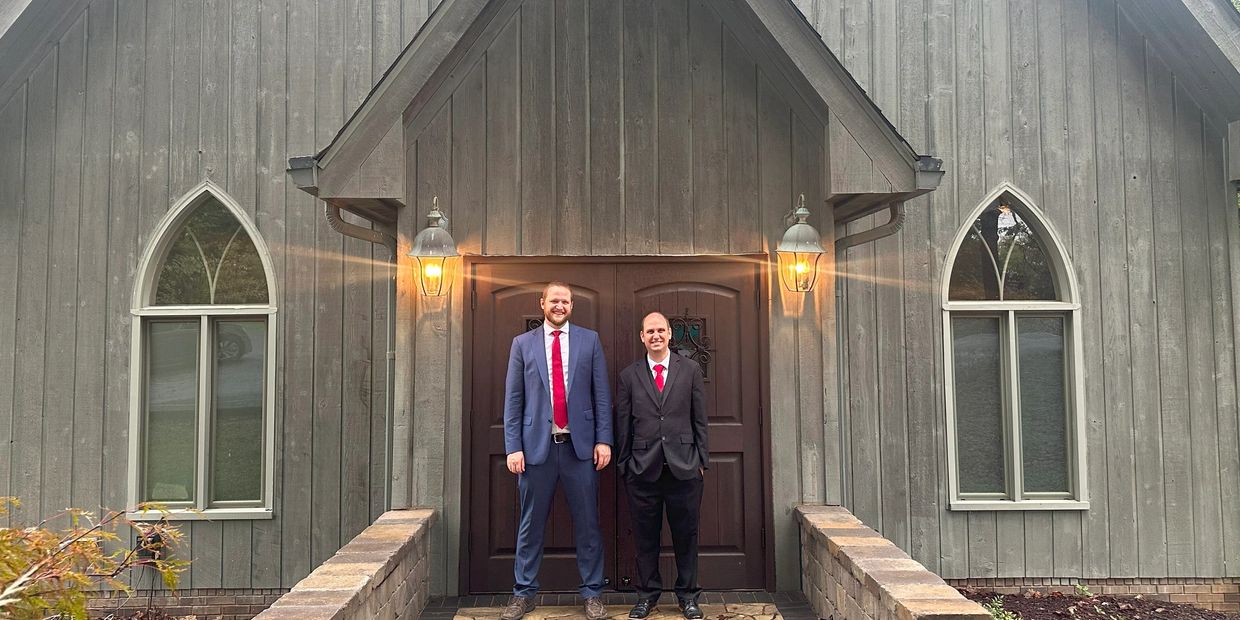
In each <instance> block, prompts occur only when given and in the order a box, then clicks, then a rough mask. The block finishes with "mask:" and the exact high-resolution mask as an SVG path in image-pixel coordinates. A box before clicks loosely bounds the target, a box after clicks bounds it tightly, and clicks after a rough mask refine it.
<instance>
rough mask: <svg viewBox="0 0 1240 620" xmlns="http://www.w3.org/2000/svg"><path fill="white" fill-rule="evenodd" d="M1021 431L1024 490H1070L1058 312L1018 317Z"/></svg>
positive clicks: (1061, 319) (1060, 326) (1062, 356)
mask: <svg viewBox="0 0 1240 620" xmlns="http://www.w3.org/2000/svg"><path fill="white" fill-rule="evenodd" d="M1017 323H1018V324H1019V329H1018V331H1017V338H1018V345H1017V346H1018V348H1019V351H1018V353H1017V354H1018V356H1019V360H1020V432H1021V442H1022V444H1023V446H1022V448H1023V449H1022V452H1023V461H1024V467H1025V472H1024V475H1025V490H1026V491H1030V492H1060V493H1067V492H1069V490H1070V489H1069V487H1068V430H1067V429H1068V421H1067V405H1066V402H1067V400H1066V396H1065V394H1066V390H1065V387H1066V385H1065V379H1064V377H1065V373H1064V320H1063V317H1022V318H1018V319H1017Z"/></svg>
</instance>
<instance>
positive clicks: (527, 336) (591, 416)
mask: <svg viewBox="0 0 1240 620" xmlns="http://www.w3.org/2000/svg"><path fill="white" fill-rule="evenodd" d="M544 338H545V336H544V335H543V328H542V326H541V325H539V326H538V327H536V328H534V329H532V330H530V331H528V332H525V333H524V334H520V335H518V336H517V337H516V338H513V339H512V351H511V352H510V353H509V354H508V376H507V378H506V379H505V380H504V452H506V453H507V454H512V453H513V452H524V453H525V462H526V464H528V465H541V464H542V463H544V462H546V461H547V452H548V450H549V449H550V444H551V393H550V387H549V386H550V385H551V373H550V370H549V369H548V368H547V349H546V345H545V343H544V342H543V340H544ZM568 355H569V360H568V364H567V365H565V367H564V372H566V373H568V394H567V395H568V430H569V432H571V433H572V435H571V439H572V442H573V451H574V452H575V453H576V454H577V458H578V459H581V460H583V461H588V460H593V459H594V445H595V444H600V443H604V444H607V445H609V446H610V445H612V434H611V386H609V385H608V384H607V360H606V359H604V358H603V345H602V343H601V342H599V339H598V332H595V331H593V330H590V329H586V328H584V327H582V326H580V325H577V324H573V325H572V326H571V327H569V330H568Z"/></svg>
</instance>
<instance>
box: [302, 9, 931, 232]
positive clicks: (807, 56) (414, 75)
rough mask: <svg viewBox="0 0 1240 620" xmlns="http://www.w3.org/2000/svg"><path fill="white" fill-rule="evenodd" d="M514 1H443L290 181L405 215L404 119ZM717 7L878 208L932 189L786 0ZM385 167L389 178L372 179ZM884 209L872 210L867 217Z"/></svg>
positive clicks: (350, 203)
mask: <svg viewBox="0 0 1240 620" xmlns="http://www.w3.org/2000/svg"><path fill="white" fill-rule="evenodd" d="M517 1H518V0H443V2H441V3H440V5H439V6H438V8H436V10H435V11H434V12H433V13H432V14H431V16H430V18H429V19H428V20H427V23H426V24H425V25H424V26H423V28H422V29H421V30H420V31H419V32H418V33H417V35H415V36H414V38H413V40H412V41H411V42H410V43H409V45H408V46H407V47H406V48H405V49H404V50H403V51H402V52H401V54H400V56H399V57H397V59H396V61H395V62H394V63H393V64H392V66H391V67H389V69H388V70H387V71H386V72H385V73H384V75H383V77H382V78H381V79H380V80H379V82H378V83H377V84H376V85H375V87H374V88H373V89H372V90H371V92H370V94H369V95H368V96H367V98H366V100H365V101H364V102H363V103H362V105H361V107H359V108H358V110H357V112H356V113H354V114H353V116H352V117H351V118H350V119H349V120H348V121H347V122H346V123H345V124H344V126H343V127H342V128H341V129H340V131H339V132H338V133H337V134H336V136H335V137H334V138H333V139H332V141H331V143H330V144H328V145H327V147H325V148H324V149H323V150H322V151H320V152H319V153H317V154H316V155H314V156H312V157H297V158H293V159H290V160H289V168H290V173H291V175H292V177H293V181H294V182H295V183H296V184H297V185H298V187H300V188H302V189H303V190H305V191H308V192H310V193H312V194H315V195H317V196H319V197H320V198H323V199H324V200H328V201H329V202H332V201H334V202H335V203H336V204H338V205H339V206H342V207H344V208H348V209H350V210H354V211H360V212H365V211H367V210H369V209H371V208H373V207H374V203H373V200H375V199H377V200H379V201H381V203H382V204H384V205H387V206H388V207H395V206H403V203H404V199H403V185H404V182H403V174H404V166H403V161H404V160H403V158H404V150H403V149H404V144H403V140H402V139H401V138H402V135H401V133H402V127H403V126H402V124H401V119H402V115H403V113H404V112H405V110H406V109H416V107H417V105H418V104H419V101H420V100H421V98H424V97H425V96H426V93H425V92H424V89H425V88H426V87H427V85H428V84H433V83H434V82H435V79H436V76H439V75H443V74H444V73H446V72H448V71H451V69H452V67H453V66H454V65H455V63H456V62H457V61H459V59H460V58H461V57H462V56H463V55H464V52H465V50H467V49H468V48H469V47H470V46H471V45H472V44H473V43H474V42H475V41H476V40H477V38H478V37H479V35H480V33H481V32H482V31H483V30H485V29H486V27H487V25H488V24H489V23H490V22H491V20H492V19H494V18H495V16H496V15H497V14H498V13H500V12H501V10H500V9H501V7H502V6H504V5H506V4H509V3H510V2H517ZM714 6H715V8H716V9H717V10H719V11H720V12H721V13H724V12H726V13H729V14H731V15H734V16H737V17H738V18H739V20H738V21H740V22H743V26H744V27H745V28H747V29H748V30H749V35H750V36H749V37H748V38H749V39H750V40H752V41H756V42H757V43H758V45H760V46H762V47H763V48H764V50H763V51H764V52H765V55H766V56H767V57H768V58H770V59H772V60H773V62H774V63H775V64H776V65H777V70H779V71H780V72H781V73H783V74H784V77H786V78H787V79H788V80H789V81H790V83H792V84H794V85H795V86H796V87H797V88H798V90H801V91H803V95H804V96H806V97H810V98H811V99H817V100H818V101H820V102H821V103H822V104H823V105H824V106H825V108H826V109H828V110H830V111H831V114H832V115H833V116H834V117H835V118H838V119H839V121H840V124H841V125H843V128H844V129H845V130H847V132H848V134H850V135H851V136H852V137H853V138H855V139H856V141H857V144H858V145H859V146H860V147H861V149H862V150H863V151H865V153H866V154H867V155H868V156H869V157H870V159H871V160H872V161H873V164H874V169H875V172H876V173H881V175H882V177H884V178H885V179H886V180H887V181H889V182H890V192H887V193H884V194H882V195H883V196H886V197H887V198H886V200H885V202H891V201H893V200H907V199H908V198H911V197H913V196H916V195H919V194H923V193H926V192H928V191H931V190H933V189H934V188H935V187H937V186H938V183H939V180H940V179H941V177H942V174H943V173H942V171H941V170H940V168H941V162H940V161H939V160H937V159H934V158H932V157H928V156H924V155H918V154H917V153H916V152H915V151H914V149H913V147H912V146H911V145H910V144H909V143H908V141H907V140H905V139H904V138H903V137H902V136H901V135H900V133H899V132H898V131H897V130H896V128H895V126H894V125H893V124H892V123H891V122H890V121H889V120H888V119H887V118H886V116H884V115H883V113H882V111H881V110H880V109H879V108H878V106H877V105H875V104H874V102H873V100H871V99H870V97H869V96H868V95H867V94H866V92H865V90H864V89H862V88H861V86H860V85H859V84H858V83H857V81H856V80H855V79H853V77H852V75H850V74H849V73H848V71H847V70H846V69H845V68H844V66H843V64H842V63H840V61H839V59H838V58H836V57H835V55H834V54H833V53H831V51H830V50H829V49H827V46H826V44H825V43H824V42H823V40H822V38H821V37H820V36H819V35H818V33H817V31H816V30H814V28H813V26H812V25H811V24H810V23H809V22H808V21H807V20H806V18H805V16H804V15H802V14H801V12H800V11H799V10H798V9H797V8H796V6H795V5H793V4H792V1H791V0H779V1H774V2H773V1H771V0H721V1H720V2H718V4H717V5H714ZM393 162H398V163H399V164H400V165H397V164H396V163H393ZM382 166H387V167H388V170H387V171H386V172H384V171H381V170H379V168H380V167H382ZM394 178H399V179H400V181H399V182H395V181H393V180H392V179H394ZM850 198H851V196H850ZM368 200H370V201H372V202H367V201H368ZM883 203H884V201H883V200H879V201H877V202H876V203H875V206H874V209H878V208H882V206H883ZM867 212H868V211H867ZM860 215H864V213H859V214H858V215H857V217H860ZM383 219H388V217H387V216H385V217H384V218H383Z"/></svg>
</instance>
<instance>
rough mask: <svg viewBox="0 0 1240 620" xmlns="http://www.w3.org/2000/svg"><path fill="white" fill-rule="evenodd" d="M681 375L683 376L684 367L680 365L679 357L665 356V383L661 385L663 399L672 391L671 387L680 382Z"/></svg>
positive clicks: (673, 355) (674, 355) (672, 354)
mask: <svg viewBox="0 0 1240 620" xmlns="http://www.w3.org/2000/svg"><path fill="white" fill-rule="evenodd" d="M683 374H685V365H684V364H683V363H681V358H680V356H679V355H677V354H675V353H671V354H669V355H668V356H667V381H666V382H664V384H663V396H664V397H666V396H667V393H668V392H671V391H672V387H673V386H674V385H676V384H677V383H678V382H679V381H680V380H681V375H683Z"/></svg>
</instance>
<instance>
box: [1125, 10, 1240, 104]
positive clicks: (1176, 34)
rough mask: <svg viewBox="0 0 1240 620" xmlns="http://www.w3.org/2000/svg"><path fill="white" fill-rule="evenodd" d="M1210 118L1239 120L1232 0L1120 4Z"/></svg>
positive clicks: (1237, 26) (1239, 68) (1239, 54)
mask: <svg viewBox="0 0 1240 620" xmlns="http://www.w3.org/2000/svg"><path fill="white" fill-rule="evenodd" d="M1118 6H1119V7H1120V10H1122V11H1123V12H1124V13H1125V14H1126V15H1128V17H1129V18H1131V19H1132V21H1133V23H1134V25H1136V26H1137V28H1138V29H1140V31H1141V32H1142V33H1143V34H1144V35H1145V36H1146V38H1147V39H1148V40H1149V42H1150V43H1152V44H1153V45H1154V46H1155V48H1156V51H1157V52H1161V53H1159V54H1158V56H1159V58H1161V59H1162V60H1163V61H1164V62H1166V63H1167V68H1169V69H1170V70H1171V72H1172V73H1173V74H1175V76H1176V79H1177V80H1178V81H1180V82H1182V83H1184V85H1185V86H1187V87H1188V91H1189V92H1190V93H1191V94H1192V96H1193V99H1194V101H1195V102H1196V103H1197V105H1198V106H1200V107H1201V109H1202V110H1203V111H1204V112H1205V113H1206V115H1207V116H1208V117H1210V118H1211V119H1213V121H1214V122H1215V123H1217V124H1219V126H1221V127H1223V128H1225V127H1226V125H1227V124H1228V123H1230V122H1232V121H1237V120H1240V13H1237V12H1236V9H1235V7H1233V6H1232V5H1231V4H1230V0H1180V1H1179V2H1168V1H1167V0H1128V1H1127V2H1120V3H1118Z"/></svg>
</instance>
